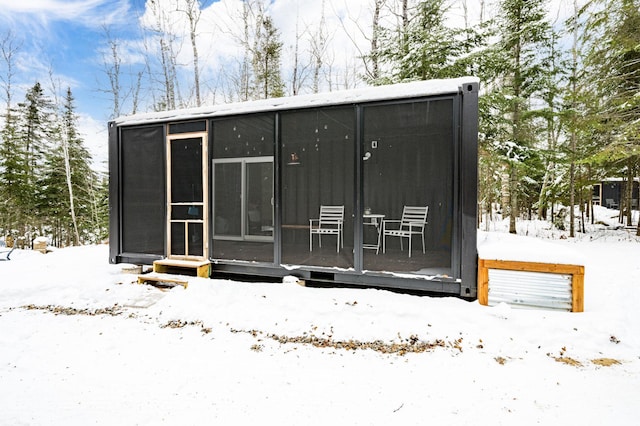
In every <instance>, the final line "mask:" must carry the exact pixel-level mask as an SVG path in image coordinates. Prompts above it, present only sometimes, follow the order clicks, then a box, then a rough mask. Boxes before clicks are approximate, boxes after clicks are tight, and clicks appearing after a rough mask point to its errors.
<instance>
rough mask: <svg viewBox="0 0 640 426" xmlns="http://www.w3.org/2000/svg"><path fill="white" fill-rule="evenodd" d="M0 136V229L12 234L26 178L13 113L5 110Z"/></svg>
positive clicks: (16, 223)
mask: <svg viewBox="0 0 640 426" xmlns="http://www.w3.org/2000/svg"><path fill="white" fill-rule="evenodd" d="M3 118H4V126H3V128H2V133H1V134H0V218H2V221H1V222H0V229H1V230H3V231H4V232H9V233H11V232H13V231H14V230H16V228H17V227H18V224H19V223H20V222H21V220H22V217H21V216H22V215H21V210H20V202H21V200H22V199H23V198H24V197H23V196H22V195H21V194H22V192H23V191H24V190H25V189H24V188H23V185H22V182H23V177H24V176H26V168H25V164H24V155H23V153H22V145H21V144H20V141H19V139H18V136H17V129H16V126H17V123H16V120H17V117H16V114H15V111H13V110H12V109H11V108H8V109H7V113H6V114H4V116H3Z"/></svg>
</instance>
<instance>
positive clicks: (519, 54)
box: [496, 0, 549, 233]
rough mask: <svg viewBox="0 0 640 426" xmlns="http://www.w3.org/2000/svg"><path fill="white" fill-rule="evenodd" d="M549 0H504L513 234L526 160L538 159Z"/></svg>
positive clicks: (503, 99) (505, 150) (505, 145)
mask: <svg viewBox="0 0 640 426" xmlns="http://www.w3.org/2000/svg"><path fill="white" fill-rule="evenodd" d="M544 4H545V1H544V0H502V2H501V5H500V6H501V12H500V17H499V18H498V22H499V28H500V42H499V46H500V49H501V52H502V53H503V60H502V61H501V64H502V68H501V69H500V70H499V71H500V73H499V76H500V89H499V90H500V92H501V93H502V94H501V96H499V98H500V101H499V103H497V104H496V113H497V114H499V115H500V116H503V117H505V124H506V127H505V128H503V132H504V133H503V134H502V138H501V140H499V143H500V148H499V149H500V151H501V153H502V155H503V158H504V159H505V161H506V163H507V169H508V180H509V181H508V182H509V183H508V207H509V232H511V233H516V217H517V216H518V214H519V202H518V195H519V193H520V192H521V189H522V178H523V176H524V174H523V173H524V172H525V171H526V170H527V162H528V161H530V160H534V159H535V157H536V156H535V155H532V154H534V151H533V150H532V149H533V148H535V141H536V129H535V128H534V122H533V120H532V119H533V117H534V115H533V114H532V113H531V106H530V105H531V100H532V99H533V97H534V95H536V93H539V92H540V91H541V90H542V88H543V83H544V78H543V77H544V75H543V73H542V64H541V58H540V55H539V51H540V50H541V48H542V47H543V45H544V44H545V43H546V42H547V40H548V37H549V24H548V23H547V22H546V20H545V9H544Z"/></svg>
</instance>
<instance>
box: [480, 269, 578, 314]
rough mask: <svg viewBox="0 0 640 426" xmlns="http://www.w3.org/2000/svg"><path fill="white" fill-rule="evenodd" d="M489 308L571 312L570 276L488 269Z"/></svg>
mask: <svg viewBox="0 0 640 426" xmlns="http://www.w3.org/2000/svg"><path fill="white" fill-rule="evenodd" d="M488 290H489V291H488V292H489V299H488V302H489V303H488V304H489V306H494V305H497V304H499V303H508V304H510V305H513V306H514V307H523V308H539V309H552V310H560V311H571V310H572V293H571V291H572V276H571V274H557V273H547V272H530V271H512V270H504V269H489V289H488Z"/></svg>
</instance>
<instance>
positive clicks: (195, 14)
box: [183, 0, 202, 106]
mask: <svg viewBox="0 0 640 426" xmlns="http://www.w3.org/2000/svg"><path fill="white" fill-rule="evenodd" d="M183 12H184V13H185V14H186V15H187V19H188V20H189V37H190V39H191V49H192V50H193V87H194V90H195V93H196V106H201V105H202V100H201V98H200V68H199V66H198V44H197V40H196V38H197V35H198V22H199V21H200V15H201V13H202V11H201V10H200V2H199V1H198V0H185V9H184V10H183Z"/></svg>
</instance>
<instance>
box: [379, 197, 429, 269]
mask: <svg viewBox="0 0 640 426" xmlns="http://www.w3.org/2000/svg"><path fill="white" fill-rule="evenodd" d="M428 214H429V206H424V207H411V206H404V209H403V210H402V219H400V220H397V219H385V220H384V221H383V222H382V235H383V238H382V253H385V252H386V243H387V237H399V238H400V249H401V250H404V247H403V246H402V239H403V238H406V239H408V240H409V257H411V240H412V238H413V236H414V235H420V236H421V237H422V253H425V244H424V228H425V226H426V225H427V215H428Z"/></svg>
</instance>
